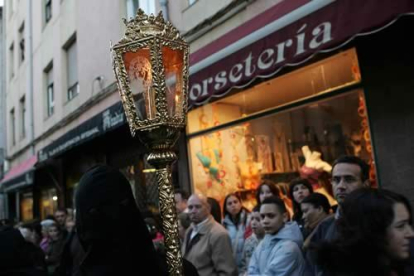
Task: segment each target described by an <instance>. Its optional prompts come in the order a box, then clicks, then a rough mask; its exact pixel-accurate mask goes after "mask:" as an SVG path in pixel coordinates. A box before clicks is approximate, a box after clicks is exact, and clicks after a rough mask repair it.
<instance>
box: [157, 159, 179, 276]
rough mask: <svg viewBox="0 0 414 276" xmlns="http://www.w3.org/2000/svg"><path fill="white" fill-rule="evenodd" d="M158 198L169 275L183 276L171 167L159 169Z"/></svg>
mask: <svg viewBox="0 0 414 276" xmlns="http://www.w3.org/2000/svg"><path fill="white" fill-rule="evenodd" d="M156 175H157V184H158V197H159V202H160V211H161V216H162V226H163V230H164V242H165V247H166V250H167V252H166V255H167V265H168V273H169V275H171V276H172V275H174V276H182V275H183V270H182V259H181V250H180V239H179V236H178V223H177V213H176V210H175V203H174V191H173V185H172V175H171V166H169V165H167V167H166V168H162V169H157V171H156Z"/></svg>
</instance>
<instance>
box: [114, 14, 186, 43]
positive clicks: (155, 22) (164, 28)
mask: <svg viewBox="0 0 414 276" xmlns="http://www.w3.org/2000/svg"><path fill="white" fill-rule="evenodd" d="M123 21H124V24H125V26H126V31H125V35H124V37H123V38H122V39H121V40H120V41H119V44H124V43H128V42H133V41H136V40H139V39H142V38H147V37H149V36H155V35H156V36H158V37H164V38H166V39H169V40H175V41H178V42H184V41H183V39H182V38H181V36H180V33H179V32H178V30H177V29H176V28H175V27H174V26H173V25H172V24H171V23H170V22H167V21H165V20H164V16H163V14H162V11H160V12H159V14H158V15H157V16H155V15H154V14H151V15H147V14H145V12H144V11H143V10H141V9H138V11H137V14H136V16H135V17H134V18H130V19H129V20H127V19H125V18H124V20H123Z"/></svg>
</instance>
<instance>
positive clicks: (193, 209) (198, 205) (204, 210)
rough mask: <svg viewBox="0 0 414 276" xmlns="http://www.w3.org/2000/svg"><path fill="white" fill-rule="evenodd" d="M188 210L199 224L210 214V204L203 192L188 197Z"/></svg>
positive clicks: (193, 220) (192, 218)
mask: <svg viewBox="0 0 414 276" xmlns="http://www.w3.org/2000/svg"><path fill="white" fill-rule="evenodd" d="M188 212H189V214H190V219H191V221H192V222H193V223H195V224H198V223H200V222H202V221H204V220H205V219H207V218H208V216H209V215H210V205H209V204H208V202H207V198H206V197H205V196H204V195H202V194H193V195H191V196H190V198H189V199H188Z"/></svg>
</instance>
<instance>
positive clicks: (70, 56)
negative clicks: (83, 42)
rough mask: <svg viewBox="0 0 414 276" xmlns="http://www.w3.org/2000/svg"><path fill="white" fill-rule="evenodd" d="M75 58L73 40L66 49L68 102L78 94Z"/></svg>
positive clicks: (75, 49) (75, 52) (75, 50)
mask: <svg viewBox="0 0 414 276" xmlns="http://www.w3.org/2000/svg"><path fill="white" fill-rule="evenodd" d="M77 58H78V54H77V48H76V40H74V41H73V42H72V43H71V44H70V45H69V47H68V48H67V49H66V60H67V80H68V95H67V97H68V101H70V100H72V99H73V98H74V97H75V96H77V95H78V94H79V83H78V60H77Z"/></svg>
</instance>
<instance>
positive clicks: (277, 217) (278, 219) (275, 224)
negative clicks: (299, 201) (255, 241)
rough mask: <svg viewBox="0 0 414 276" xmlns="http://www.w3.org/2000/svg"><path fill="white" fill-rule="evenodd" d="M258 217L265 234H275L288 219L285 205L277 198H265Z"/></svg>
mask: <svg viewBox="0 0 414 276" xmlns="http://www.w3.org/2000/svg"><path fill="white" fill-rule="evenodd" d="M260 217H261V224H262V226H263V229H264V230H265V232H266V234H270V235H274V234H277V233H278V232H279V230H280V229H281V228H282V227H283V226H284V225H285V221H286V220H287V218H288V214H287V210H286V206H285V203H284V202H283V200H281V199H280V198H278V197H273V196H272V197H268V198H265V200H264V201H263V202H262V204H261V206H260Z"/></svg>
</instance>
